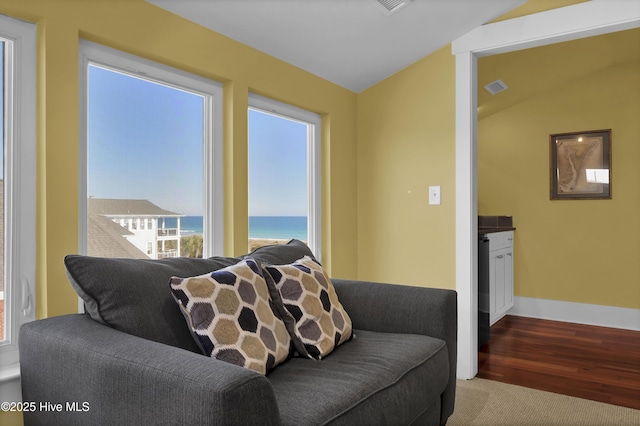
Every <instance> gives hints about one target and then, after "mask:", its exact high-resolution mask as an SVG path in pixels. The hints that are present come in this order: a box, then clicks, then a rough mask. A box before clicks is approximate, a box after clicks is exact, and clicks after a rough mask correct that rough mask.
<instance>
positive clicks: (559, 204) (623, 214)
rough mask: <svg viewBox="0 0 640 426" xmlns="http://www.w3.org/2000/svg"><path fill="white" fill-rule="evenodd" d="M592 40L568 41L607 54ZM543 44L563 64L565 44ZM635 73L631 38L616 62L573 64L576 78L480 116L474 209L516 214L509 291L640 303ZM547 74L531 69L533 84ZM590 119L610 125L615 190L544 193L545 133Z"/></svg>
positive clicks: (593, 124) (639, 65)
mask: <svg viewBox="0 0 640 426" xmlns="http://www.w3.org/2000/svg"><path fill="white" fill-rule="evenodd" d="M633 31H635V33H632V34H635V36H634V37H637V38H636V40H640V30H633ZM616 37H617V36H616ZM597 42H598V41H597V40H596V39H590V40H585V41H580V42H572V43H573V44H572V46H573V47H574V48H573V49H572V55H575V56H580V55H581V54H580V52H578V51H576V50H577V49H578V47H580V48H581V49H584V52H582V53H583V54H585V55H589V54H591V56H590V58H591V61H592V62H593V61H594V62H598V61H606V58H603V57H600V56H597V55H593V49H592V48H590V46H591V47H593V46H596V44H595V43H597ZM629 46H630V45H629V44H625V45H624V46H622V48H623V49H627V48H629ZM615 47H616V46H611V49H614V48H615ZM618 47H620V46H618ZM539 49H546V48H539ZM546 51H547V52H549V53H548V54H547V56H546V57H545V60H544V63H546V64H554V66H555V67H559V68H562V67H569V66H570V62H563V60H564V59H565V58H568V57H570V56H571V55H567V52H566V51H563V50H562V49H558V48H553V49H547V50H546ZM609 54H611V52H610V51H609ZM509 55H512V56H507V55H504V57H503V58H499V60H500V61H503V62H502V63H504V64H505V65H507V64H510V63H513V61H514V60H517V61H519V62H518V63H519V65H520V66H521V67H522V68H523V69H527V68H532V67H536V66H537V64H536V63H529V62H527V61H528V60H529V61H534V60H535V61H538V62H539V61H540V56H539V55H535V56H534V55H531V54H526V53H522V52H517V53H515V54H509ZM513 55H517V59H515V58H516V57H515V56H513ZM527 58H529V59H527ZM487 59H491V58H487ZM483 60H484V58H482V59H481V60H480V65H479V67H480V68H482V67H483ZM571 60H572V59H571V58H569V61H571ZM493 66H494V67H495V66H496V64H495V63H493ZM498 68H499V67H498ZM639 73H640V51H639V50H637V49H634V48H632V49H630V50H628V59H627V61H626V62H624V63H620V64H613V65H610V66H608V67H606V68H604V69H599V70H596V71H594V72H593V73H591V74H589V75H581V74H579V70H576V75H577V76H578V77H577V78H574V79H569V80H568V81H567V82H564V83H562V84H561V85H560V86H558V87H550V88H549V89H548V90H546V91H541V92H538V93H536V94H535V95H534V96H532V97H530V98H529V99H528V100H525V101H522V102H520V103H517V104H516V105H513V106H510V107H508V108H506V109H504V110H502V111H499V112H497V113H495V114H493V115H490V116H488V117H486V118H484V119H482V120H480V122H479V130H478V135H479V136H478V140H479V142H478V144H479V148H478V157H479V160H478V163H479V164H478V173H479V179H478V209H479V214H484V215H500V214H509V215H513V217H514V222H515V225H516V227H517V230H516V234H515V235H516V242H515V253H514V256H515V293H516V295H517V296H526V297H534V298H542V299H551V300H561V301H570V302H580V303H589V304H598V305H609V306H618V307H626V308H636V309H637V308H640V263H638V259H640V222H639V221H638V212H640V168H639V167H638V164H639V163H640V144H639V143H638V135H640V120H638V117H640V78H638V76H639V75H640V74H639ZM552 78H554V76H553V73H547V74H545V73H539V74H537V77H536V79H538V80H540V81H531V84H536V85H540V86H544V80H545V79H552ZM514 90H517V88H515V89H514ZM505 94H506V92H505ZM498 96H499V94H498V95H496V97H498ZM598 129H612V150H613V153H612V157H613V158H612V173H613V177H612V194H613V199H612V200H580V201H577V200H569V201H566V200H563V201H551V200H550V199H549V135H550V134H554V133H565V132H574V131H584V130H598Z"/></svg>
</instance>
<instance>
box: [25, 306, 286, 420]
mask: <svg viewBox="0 0 640 426" xmlns="http://www.w3.org/2000/svg"><path fill="white" fill-rule="evenodd" d="M20 370H21V376H22V397H23V401H24V402H35V403H36V404H35V406H36V407H37V409H36V410H35V411H34V412H25V413H24V419H25V424H26V425H30V424H69V425H72V424H83V425H104V424H198V425H206V424H224V425H236V424H237V425H241V424H279V423H280V415H279V411H278V405H277V403H276V399H275V395H274V393H273V390H272V388H271V384H270V382H269V380H268V379H267V378H266V377H264V376H262V375H260V374H258V373H255V372H253V371H250V370H248V369H244V368H241V367H238V366H236V365H233V364H229V363H225V362H222V361H218V360H216V359H212V358H209V357H205V356H203V355H201V354H196V353H193V352H189V351H186V350H184V349H179V348H175V347H172V346H167V345H164V344H161V343H157V342H153V341H150V340H145V339H142V338H139V337H136V336H132V335H129V334H126V333H123V332H120V331H117V330H114V329H112V328H110V327H107V326H105V325H102V324H99V323H98V322H96V321H94V320H92V319H91V318H90V317H89V316H88V315H81V314H76V315H65V316H60V317H53V318H48V319H45V320H40V321H34V322H31V323H28V324H25V325H24V326H22V328H21V329H20ZM47 403H50V404H51V405H47ZM43 404H44V405H43ZM55 404H62V406H61V407H62V411H60V412H58V411H54V410H53V408H52V407H55ZM74 408H75V409H77V410H76V411H74V410H73V409H74ZM47 409H48V410H47Z"/></svg>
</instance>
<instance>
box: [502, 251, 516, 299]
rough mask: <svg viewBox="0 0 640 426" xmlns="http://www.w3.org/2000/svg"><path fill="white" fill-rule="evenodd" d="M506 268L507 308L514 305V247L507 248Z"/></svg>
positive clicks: (505, 293) (505, 289) (505, 291)
mask: <svg viewBox="0 0 640 426" xmlns="http://www.w3.org/2000/svg"><path fill="white" fill-rule="evenodd" d="M504 266H505V269H504V305H505V308H506V309H511V308H512V307H513V292H514V288H513V247H511V248H509V249H507V250H506V254H505V265H504Z"/></svg>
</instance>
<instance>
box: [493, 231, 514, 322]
mask: <svg viewBox="0 0 640 426" xmlns="http://www.w3.org/2000/svg"><path fill="white" fill-rule="evenodd" d="M487 238H489V324H490V325H493V324H494V323H495V322H496V321H498V320H499V319H500V318H502V317H503V316H505V314H506V313H507V311H508V310H509V309H511V308H512V307H513V231H504V232H494V233H490V234H487Z"/></svg>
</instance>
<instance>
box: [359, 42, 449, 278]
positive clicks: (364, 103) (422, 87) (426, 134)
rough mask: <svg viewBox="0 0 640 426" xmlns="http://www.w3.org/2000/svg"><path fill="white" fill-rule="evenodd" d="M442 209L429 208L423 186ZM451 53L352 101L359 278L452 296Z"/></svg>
mask: <svg viewBox="0 0 640 426" xmlns="http://www.w3.org/2000/svg"><path fill="white" fill-rule="evenodd" d="M437 185H439V186H440V187H441V199H442V204H441V205H429V203H428V200H429V199H428V190H429V186H437ZM454 199H455V58H454V57H453V55H451V48H450V46H446V47H444V48H442V49H440V50H439V51H437V52H435V53H433V54H431V55H429V56H427V57H426V58H424V59H422V60H420V61H418V62H417V63H415V64H413V65H411V66H410V67H408V68H406V69H404V70H402V71H400V72H399V73H397V74H394V75H393V76H391V77H389V78H387V79H386V80H384V81H382V82H380V83H378V84H377V85H375V86H373V87H371V88H370V89H368V90H365V91H364V92H362V93H360V94H359V95H358V277H359V278H360V279H368V280H375V281H385V282H391V283H398V284H408V285H416V286H424V287H440V288H450V289H455V285H456V284H455V203H454Z"/></svg>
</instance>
